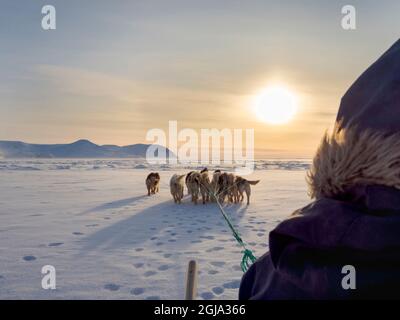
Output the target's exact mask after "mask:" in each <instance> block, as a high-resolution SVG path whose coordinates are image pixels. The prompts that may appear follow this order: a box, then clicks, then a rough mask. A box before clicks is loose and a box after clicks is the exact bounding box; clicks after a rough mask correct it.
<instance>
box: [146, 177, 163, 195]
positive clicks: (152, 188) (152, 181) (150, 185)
mask: <svg viewBox="0 0 400 320" xmlns="http://www.w3.org/2000/svg"><path fill="white" fill-rule="evenodd" d="M146 187H147V195H148V196H150V195H151V194H156V193H157V192H159V191H160V175H159V174H158V172H151V173H149V175H148V176H147V178H146Z"/></svg>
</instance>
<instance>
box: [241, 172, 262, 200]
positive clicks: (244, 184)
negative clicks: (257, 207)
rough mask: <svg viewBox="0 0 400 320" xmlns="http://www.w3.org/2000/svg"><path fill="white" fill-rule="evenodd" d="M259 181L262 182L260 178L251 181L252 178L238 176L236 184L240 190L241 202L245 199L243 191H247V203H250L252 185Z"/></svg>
mask: <svg viewBox="0 0 400 320" xmlns="http://www.w3.org/2000/svg"><path fill="white" fill-rule="evenodd" d="M259 182H260V180H255V181H251V180H246V179H244V178H242V177H239V176H237V177H236V179H235V185H236V187H237V191H238V201H240V202H242V201H243V199H244V195H243V193H244V192H246V196H247V205H249V204H250V194H251V188H250V185H256V184H257V183H259Z"/></svg>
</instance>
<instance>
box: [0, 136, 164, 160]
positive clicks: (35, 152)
mask: <svg viewBox="0 0 400 320" xmlns="http://www.w3.org/2000/svg"><path fill="white" fill-rule="evenodd" d="M149 146H150V145H149V144H133V145H129V146H123V147H120V146H116V145H103V146H99V145H97V144H94V143H93V142H90V141H89V140H78V141H76V142H73V143H69V144H30V143H25V142H20V141H0V158H144V157H146V150H147V148H148V147H149ZM159 147H160V148H161V149H164V150H165V151H166V153H167V155H168V154H169V153H170V151H169V149H168V148H165V147H162V146H159Z"/></svg>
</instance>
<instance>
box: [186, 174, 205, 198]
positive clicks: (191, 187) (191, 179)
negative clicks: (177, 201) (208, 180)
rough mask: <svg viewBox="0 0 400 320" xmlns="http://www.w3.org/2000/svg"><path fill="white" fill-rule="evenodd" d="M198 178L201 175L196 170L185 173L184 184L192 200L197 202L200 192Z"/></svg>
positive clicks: (199, 178)
mask: <svg viewBox="0 0 400 320" xmlns="http://www.w3.org/2000/svg"><path fill="white" fill-rule="evenodd" d="M200 180H201V175H200V173H198V172H196V171H192V172H189V173H188V174H187V175H186V186H187V188H188V193H189V194H190V195H191V196H192V202H194V204H197V201H198V199H199V194H200Z"/></svg>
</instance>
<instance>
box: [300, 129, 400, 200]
mask: <svg viewBox="0 0 400 320" xmlns="http://www.w3.org/2000/svg"><path fill="white" fill-rule="evenodd" d="M339 127H340V125H339V124H338V125H336V126H335V128H334V130H333V133H332V134H328V133H325V135H324V137H323V139H322V142H321V144H320V146H319V148H318V151H317V153H316V155H315V157H314V160H313V164H312V167H311V169H310V170H309V172H308V173H307V182H308V184H309V194H310V196H311V197H312V198H316V199H319V198H322V197H327V198H333V197H335V196H336V195H339V194H341V193H343V192H344V191H345V190H346V189H347V188H349V187H351V186H354V185H384V186H389V187H395V188H398V189H400V134H399V133H396V134H391V135H387V134H385V133H383V132H379V131H371V130H364V131H361V132H360V131H357V130H356V128H355V127H353V128H350V129H339Z"/></svg>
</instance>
